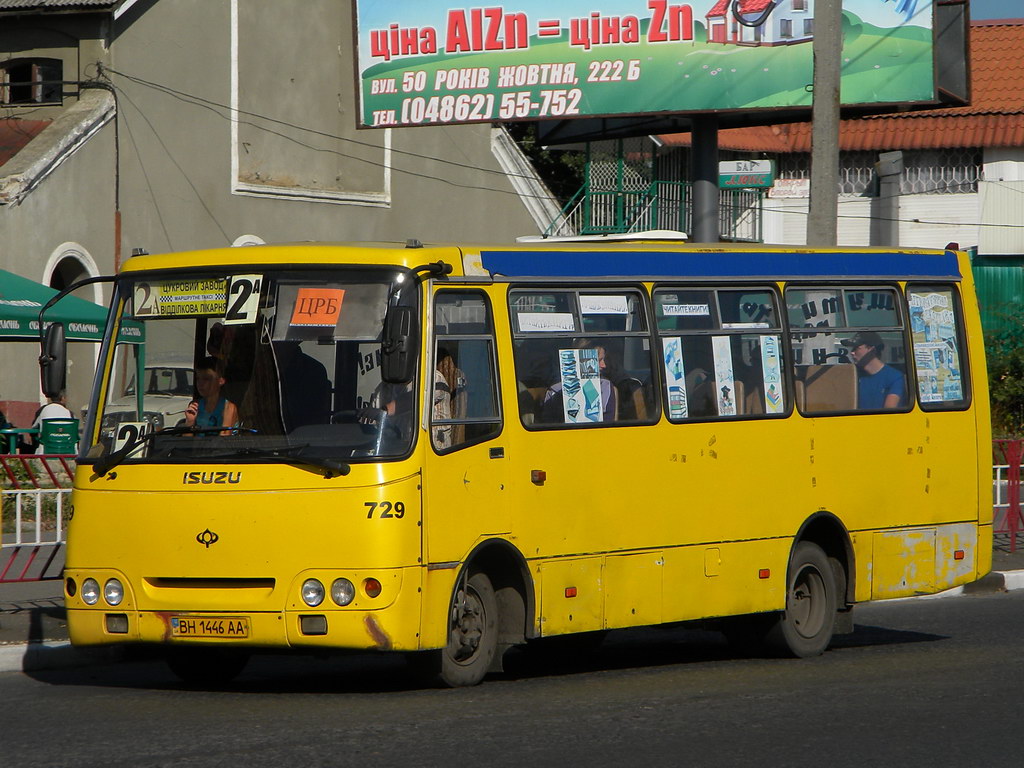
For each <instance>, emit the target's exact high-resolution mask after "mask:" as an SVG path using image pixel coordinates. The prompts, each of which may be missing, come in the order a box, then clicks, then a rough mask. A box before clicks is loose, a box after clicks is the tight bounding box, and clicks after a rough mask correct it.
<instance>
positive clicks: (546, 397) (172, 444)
mask: <svg viewBox="0 0 1024 768" xmlns="http://www.w3.org/2000/svg"><path fill="white" fill-rule="evenodd" d="M112 279H113V280H114V283H115V287H114V297H113V303H112V307H111V311H110V320H109V324H108V327H107V329H106V341H105V342H104V343H103V346H102V348H101V353H100V363H99V368H98V373H97V378H96V384H95V388H94V392H93V395H92V399H91V404H90V407H89V418H88V420H87V423H86V424H85V425H84V429H83V436H82V440H81V455H80V456H79V457H78V471H77V476H76V479H75V485H74V495H73V504H74V511H73V517H72V519H71V521H70V524H69V534H68V547H67V564H66V569H65V592H66V604H67V609H68V624H69V629H70V634H71V640H72V642H73V643H74V644H75V645H80V646H89V645H102V644H116V643H124V644H128V643H142V644H150V645H158V646H162V647H163V648H164V649H166V652H167V658H168V660H169V662H170V664H171V667H172V668H173V669H174V670H175V672H177V673H178V674H179V675H181V676H182V677H184V678H185V679H189V680H212V679H214V678H219V679H225V678H229V677H231V676H232V675H234V674H237V673H238V672H239V671H240V670H241V669H242V666H243V665H244V663H245V659H246V656H247V655H248V654H249V653H251V652H253V651H258V650H266V649H292V650H296V651H325V650H329V649H366V650H377V651H396V652H414V655H413V658H414V659H415V660H418V661H419V662H420V665H421V666H422V667H424V668H426V669H428V670H431V671H432V672H435V673H436V674H437V675H439V677H440V679H441V680H442V681H443V682H444V683H446V684H448V685H470V684H475V683H477V682H479V681H480V680H481V679H482V678H483V677H484V676H485V675H486V674H487V673H488V672H490V671H499V670H500V669H501V664H502V656H503V654H504V652H505V650H506V649H508V648H509V647H511V646H514V645H517V644H522V643H525V642H526V641H528V640H532V639H534V638H543V637H548V636H559V635H570V634H574V633H588V634H586V635H581V637H593V636H594V635H593V634H590V633H597V632H601V631H604V630H611V629H615V628H621V627H634V626H646V625H657V624H664V623H669V622H687V621H697V620H700V621H704V622H712V623H713V624H714V625H715V626H717V627H719V628H720V629H721V630H722V631H724V632H725V633H726V634H727V636H729V637H730V638H734V639H737V640H740V641H744V642H752V641H756V642H757V643H759V644H762V645H763V647H765V648H767V649H769V650H771V651H772V652H780V653H783V654H788V655H793V656H801V657H802V656H811V655H816V654H820V653H822V652H823V651H825V649H826V648H827V646H828V645H829V643H830V641H831V639H832V637H833V634H834V633H835V632H842V631H849V630H851V629H852V626H853V624H852V614H851V611H852V608H853V606H854V604H856V603H858V602H863V601H868V600H873V599H879V598H894V597H902V596H910V595H920V594H926V593H934V592H938V591H940V590H945V589H948V588H950V587H953V586H956V585H959V584H964V583H967V582H970V581H973V580H975V579H977V578H979V577H981V576H982V575H984V574H985V573H986V572H987V571H988V570H989V569H990V567H991V550H992V546H991V545H992V517H991V503H990V495H991V492H990V488H989V483H990V477H989V474H990V467H989V455H990V434H989V413H988V400H987V384H986V379H985V362H984V356H983V350H982V344H981V338H982V334H981V327H980V323H979V317H978V309H977V304H976V300H975V293H974V286H973V283H972V279H971V272H970V268H969V262H968V258H967V255H966V254H965V253H963V252H958V251H925V250H908V249H901V250H892V249H890V250H882V249H868V248H847V249H821V250H811V249H792V248H781V247H771V246H760V245H752V246H744V245H735V244H715V245H696V244H683V243H679V242H665V241H658V240H653V239H648V240H637V241H632V242H579V241H577V242H547V243H525V242H524V243H517V244H515V245H509V246H489V245H474V246H470V245H452V246H448V245H446V246H424V245H422V244H420V243H419V242H417V241H409V242H408V243H405V244H364V245H356V244H312V243H310V244H293V245H267V246H259V247H250V248H225V249H219V250H208V251H197V252H191V253H172V254H165V255H152V256H150V255H145V256H140V257H135V258H132V259H131V260H130V261H129V262H127V263H126V264H125V266H124V269H123V270H122V272H121V273H120V274H119V275H118V276H117V277H116V278H112ZM53 328H54V330H53V331H52V332H51V335H50V336H49V337H48V338H47V350H48V352H47V358H46V361H47V365H46V366H45V367H44V381H45V382H46V384H45V386H46V387H48V388H50V389H53V388H54V387H56V386H59V383H60V375H61V372H62V369H63V361H62V354H61V345H60V333H59V326H54V327H53ZM183 355H184V356H185V358H186V359H188V360H191V361H192V362H191V367H192V368H193V369H194V370H195V378H194V380H193V379H190V381H193V383H194V385H195V386H196V387H197V390H196V394H195V396H194V397H195V401H194V402H193V403H192V404H190V406H189V409H188V410H191V411H192V412H193V413H192V416H191V417H188V414H187V413H186V418H183V419H180V420H175V423H169V421H170V420H168V421H165V416H164V414H163V413H161V412H158V411H151V412H149V411H147V410H146V407H145V406H146V397H145V395H146V387H144V386H141V387H136V386H134V384H133V382H135V381H144V380H145V379H144V373H145V372H146V371H147V370H148V369H152V368H153V367H154V366H162V365H165V364H166V361H168V360H174V359H178V360H180V359H181V358H182V356H183ZM189 375H190V376H191V371H189ZM126 400H127V401H128V402H129V403H134V406H132V405H129V406H128V407H127V408H126V406H125V403H126ZM197 410H198V411H199V412H200V415H199V416H196V415H195V413H194V412H195V411H197Z"/></svg>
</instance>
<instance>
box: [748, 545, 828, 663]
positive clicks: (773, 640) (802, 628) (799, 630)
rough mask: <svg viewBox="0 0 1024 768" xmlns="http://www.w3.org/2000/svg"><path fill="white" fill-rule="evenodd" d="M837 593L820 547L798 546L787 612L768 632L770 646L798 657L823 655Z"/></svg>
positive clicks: (791, 563)
mask: <svg viewBox="0 0 1024 768" xmlns="http://www.w3.org/2000/svg"><path fill="white" fill-rule="evenodd" d="M837 591H838V590H837V586H836V577H835V571H834V570H833V568H832V564H831V563H830V562H829V559H828V557H827V556H826V555H825V553H824V552H823V551H822V549H821V547H819V546H818V545H817V544H813V543H811V542H809V541H802V542H800V543H799V544H797V545H796V547H795V548H794V549H793V555H792V557H791V558H790V561H789V572H788V574H787V577H786V609H785V611H783V612H782V613H781V614H780V615H779V617H778V619H777V620H776V622H775V624H774V626H773V627H772V628H771V629H770V630H769V632H768V636H767V638H766V640H767V642H768V645H769V647H771V648H772V649H773V650H776V651H778V652H781V653H784V654H787V655H791V656H797V657H800V658H806V657H808V656H818V655H820V654H822V653H824V652H825V649H826V648H828V644H829V643H830V642H831V641H832V630H833V627H834V626H835V619H836V610H837V606H838V599H839V598H838V594H837Z"/></svg>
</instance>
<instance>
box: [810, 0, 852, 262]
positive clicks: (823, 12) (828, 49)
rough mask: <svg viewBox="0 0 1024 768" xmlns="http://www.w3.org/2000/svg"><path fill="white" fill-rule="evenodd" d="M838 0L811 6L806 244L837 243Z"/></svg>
mask: <svg viewBox="0 0 1024 768" xmlns="http://www.w3.org/2000/svg"><path fill="white" fill-rule="evenodd" d="M842 19H843V5H842V0H817V2H816V3H815V6H814V43H813V46H814V48H813V54H814V86H813V87H814V92H813V95H812V99H811V120H812V126H811V202H810V210H809V212H808V215H807V235H806V239H807V244H808V245H819V246H829V245H835V244H836V243H837V241H838V222H837V219H836V217H837V215H838V212H839V211H838V208H839V75H840V69H841V63H842V54H843V50H842V49H843V32H842V28H843V27H842Z"/></svg>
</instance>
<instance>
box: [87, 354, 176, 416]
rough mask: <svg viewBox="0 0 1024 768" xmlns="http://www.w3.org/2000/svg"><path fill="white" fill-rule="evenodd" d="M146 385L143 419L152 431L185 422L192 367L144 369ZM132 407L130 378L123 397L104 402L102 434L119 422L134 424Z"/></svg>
mask: <svg viewBox="0 0 1024 768" xmlns="http://www.w3.org/2000/svg"><path fill="white" fill-rule="evenodd" d="M145 383H146V389H145V391H144V392H143V399H142V407H143V411H144V413H143V418H144V419H145V420H146V421H148V422H149V423H150V425H151V426H152V428H153V429H163V428H164V427H168V426H169V427H173V426H174V425H176V424H177V423H178V422H179V421H181V420H182V419H184V418H185V409H186V408H187V407H188V404H189V403H190V402H192V400H193V399H194V396H195V389H194V383H193V371H192V366H191V364H185V363H164V364H154V365H147V366H146V369H145ZM135 403H136V400H135V376H134V375H133V376H132V377H131V378H130V379H129V381H128V386H127V387H125V392H124V394H123V395H121V396H120V397H116V398H113V399H111V400H110V401H108V402H107V406H106V408H105V409H104V411H103V424H102V429H103V431H104V432H107V431H108V430H113V428H114V427H115V426H116V425H117V424H119V423H121V422H122V421H135V420H136V418H135ZM83 416H84V414H83Z"/></svg>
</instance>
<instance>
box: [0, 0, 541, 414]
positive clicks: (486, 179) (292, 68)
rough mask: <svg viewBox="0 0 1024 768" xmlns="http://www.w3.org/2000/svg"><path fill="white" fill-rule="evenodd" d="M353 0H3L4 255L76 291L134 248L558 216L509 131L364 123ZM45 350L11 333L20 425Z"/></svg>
mask: <svg viewBox="0 0 1024 768" xmlns="http://www.w3.org/2000/svg"><path fill="white" fill-rule="evenodd" d="M352 5H353V3H352V2H351V0H274V2H269V0H121V1H120V2H110V0H0V269H7V270H9V271H11V272H14V273H16V274H19V275H22V276H25V277H28V278H31V279H33V280H36V281H38V282H41V283H45V284H47V285H51V286H53V287H63V286H64V285H66V284H68V283H69V282H71V281H73V280H75V279H78V278H79V277H84V276H87V275H99V274H109V273H111V272H113V271H115V270H116V269H117V268H118V266H119V265H120V264H121V263H122V262H123V261H124V260H125V259H126V258H130V256H131V253H132V252H133V251H134V250H135V249H142V250H145V251H148V252H150V253H156V252H161V251H171V250H175V251H176V250H186V249H193V248H205V247H214V246H224V245H232V244H234V245H239V246H242V245H247V244H253V243H261V242H286V241H296V240H387V241H396V240H397V241H404V240H406V239H408V238H416V239H419V240H421V241H424V242H429V241H435V242H436V241H450V240H475V241H482V242H501V241H509V240H512V239H514V238H515V237H517V236H520V235H530V234H538V233H539V232H541V231H543V229H544V228H545V227H546V226H547V224H548V223H549V222H550V221H551V220H552V219H553V218H554V217H555V216H556V215H557V213H558V207H557V205H556V204H555V202H554V201H553V200H552V199H551V198H550V195H549V193H548V192H547V190H546V188H545V187H544V185H543V184H542V183H541V182H540V181H539V180H538V178H537V176H536V174H535V173H534V171H533V169H532V167H531V166H530V165H529V163H528V162H527V161H526V159H525V157H524V156H523V155H522V154H521V153H520V151H519V149H518V148H517V146H516V145H515V144H514V143H513V142H512V141H511V140H510V139H509V138H508V137H507V135H506V133H505V132H504V130H503V129H501V128H492V127H491V126H487V125H473V126H448V127H430V128H404V129H395V130H359V131H357V130H356V129H355V124H356V116H357V112H358V104H357V95H356V93H355V73H354V59H355V56H354V53H355V52H354V50H353V45H354V42H353V41H354V29H353V8H352ZM0 291H2V286H0ZM78 295H79V296H81V297H82V298H87V299H90V300H92V301H96V302H99V303H103V301H104V299H105V297H106V296H107V295H109V294H108V293H107V292H106V291H105V288H104V287H103V286H101V285H96V286H93V287H90V288H86V289H83V290H82V291H81V292H79V294H78ZM78 346H79V347H80V348H79V349H77V350H76V351H75V352H74V354H73V365H72V373H71V379H70V383H69V400H70V403H69V404H70V405H71V407H72V410H77V408H79V407H80V406H81V405H83V404H84V401H85V399H86V398H87V396H88V391H89V386H90V385H89V381H90V379H91V375H92V355H93V354H94V351H95V350H94V348H93V346H94V345H78ZM35 354H36V352H35V347H34V345H31V344H16V343H12V342H5V343H3V344H2V345H0V360H2V361H3V362H2V364H0V409H2V410H4V411H5V412H7V413H8V416H9V417H10V418H11V419H12V420H13V421H15V422H17V423H19V424H20V423H21V422H24V421H26V419H28V418H30V417H31V414H32V412H33V411H34V410H35V408H36V407H37V404H38V400H39V391H38V390H39V387H38V376H37V375H36V372H35V364H34V361H35Z"/></svg>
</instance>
